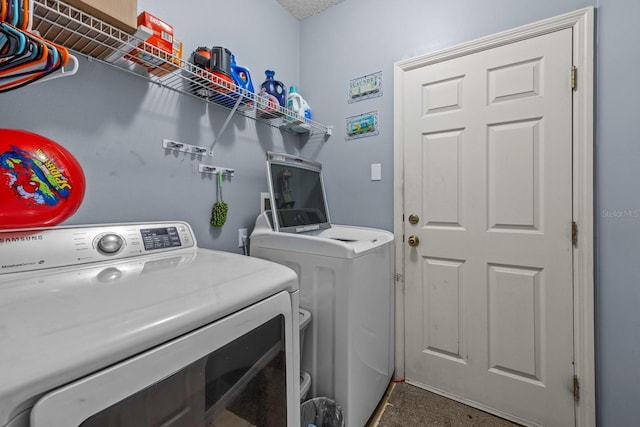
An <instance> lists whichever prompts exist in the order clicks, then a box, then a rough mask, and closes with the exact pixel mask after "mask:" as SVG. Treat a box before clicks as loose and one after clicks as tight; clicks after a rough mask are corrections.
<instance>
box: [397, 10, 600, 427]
mask: <svg viewBox="0 0 640 427" xmlns="http://www.w3.org/2000/svg"><path fill="white" fill-rule="evenodd" d="M594 25H595V8H593V7H587V8H584V9H580V10H577V11H574V12H569V13H566V14H563V15H559V16H556V17H553V18H549V19H545V20H542V21H538V22H535V23H532V24H529V25H525V26H522V27H518V28H515V29H511V30H507V31H504V32H500V33H497V34H493V35H490V36H487V37H483V38H480V39H477V40H473V41H470V42H467V43H463V44H460V45H457V46H453V47H451V48H447V49H444V50H440V51H437V52H433V53H428V54H425V55H421V56H417V57H414V58H410V59H406V60H402V61H399V62H396V63H395V64H394V94H395V95H394V144H393V145H394V149H393V151H394V152H393V156H394V163H393V164H394V190H393V206H394V212H393V216H394V219H393V231H394V236H395V240H396V242H398V244H397V245H396V248H395V251H396V253H395V259H396V293H395V298H396V334H395V336H396V346H395V348H396V353H395V361H396V362H395V377H396V378H403V377H404V372H405V363H404V360H405V358H404V344H405V343H404V341H405V340H404V295H405V292H404V290H405V283H404V277H405V276H404V252H405V247H406V245H405V244H404V212H403V207H404V162H403V154H404V129H402V126H400V124H401V123H403V120H404V111H403V102H402V101H403V100H402V94H403V90H404V86H403V80H404V73H405V72H407V71H411V70H413V69H416V68H420V67H424V66H427V65H431V64H435V63H439V62H443V61H447V60H450V59H454V58H458V57H462V56H465V55H469V54H473V53H476V52H480V51H483V50H487V49H492V48H495V47H499V46H502V45H505V44H510V43H514V42H518V41H521V40H524V39H528V38H532V37H537V36H540V35H543V34H547V33H550V32H553V31H559V30H563V29H566V28H571V29H573V64H574V66H575V67H577V73H576V90H575V91H574V92H573V220H574V221H575V222H576V224H577V226H578V240H577V243H576V244H575V245H574V247H573V271H574V275H573V302H574V314H573V318H574V323H573V331H574V332H573V335H574V361H575V374H576V376H577V378H578V379H579V386H580V388H579V396H580V398H579V400H578V401H577V402H576V404H575V411H576V426H580V427H583V426H584V427H587V426H589V427H590V426H595V425H596V405H595V341H594V340H595V337H594V335H595V333H594V331H595V326H594V325H595V313H594V244H593V238H594V231H593V227H594V225H593V224H594V200H593V190H594V170H593V142H594V124H593V120H594V102H593V100H594V31H595V30H594ZM567 78H570V70H567ZM567 238H571V229H570V224H567Z"/></svg>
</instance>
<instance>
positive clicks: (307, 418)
mask: <svg viewBox="0 0 640 427" xmlns="http://www.w3.org/2000/svg"><path fill="white" fill-rule="evenodd" d="M311 424H313V425H315V426H317V427H344V417H343V415H342V407H341V406H340V405H339V404H338V402H336V401H335V400H331V399H329V398H327V397H316V398H315V399H309V400H307V401H306V402H304V403H303V404H302V405H301V406H300V427H308V426H309V425H311Z"/></svg>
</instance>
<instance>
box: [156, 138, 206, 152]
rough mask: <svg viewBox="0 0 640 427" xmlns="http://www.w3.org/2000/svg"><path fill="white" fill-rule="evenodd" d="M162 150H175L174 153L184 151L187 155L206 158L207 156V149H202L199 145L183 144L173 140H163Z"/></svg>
mask: <svg viewBox="0 0 640 427" xmlns="http://www.w3.org/2000/svg"><path fill="white" fill-rule="evenodd" d="M162 148H164V149H166V150H173V151H183V152H185V153H191V154H195V155H198V156H206V155H207V148H206V147H200V146H197V145H191V144H185V143H183V142H180V141H175V140H173V139H166V138H165V139H163V140H162Z"/></svg>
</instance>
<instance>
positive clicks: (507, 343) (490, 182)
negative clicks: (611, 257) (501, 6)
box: [398, 29, 575, 426]
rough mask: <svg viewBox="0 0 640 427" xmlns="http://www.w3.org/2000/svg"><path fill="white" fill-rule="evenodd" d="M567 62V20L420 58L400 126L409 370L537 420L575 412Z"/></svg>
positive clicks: (565, 420)
mask: <svg viewBox="0 0 640 427" xmlns="http://www.w3.org/2000/svg"><path fill="white" fill-rule="evenodd" d="M571 66H572V30H571V29H565V30H561V31H556V32H553V33H550V34H546V35H543V36H538V37H535V38H531V39H527V40H524V41H519V42H516V43H511V44H507V45H504V46H500V47H497V48H493V49H490V50H486V51H482V52H478V53H473V54H470V55H467V56H463V57H459V58H455V59H451V60H448V61H444V62H439V63H436V64H432V65H429V66H425V67H420V68H416V69H414V70H410V71H407V72H406V73H404V77H403V78H404V81H403V88H404V89H403V93H402V96H403V106H402V107H403V110H404V115H403V117H404V119H403V120H404V122H403V123H398V125H401V126H403V128H404V130H403V133H404V144H405V146H404V153H405V154H404V172H405V175H404V186H405V188H404V201H405V203H404V213H405V226H404V233H405V240H406V241H405V243H404V244H405V248H406V249H405V283H406V285H405V286H406V288H405V370H406V372H405V373H406V377H407V379H408V380H409V381H411V382H413V383H415V384H419V385H423V386H425V387H427V388H430V389H432V390H436V391H438V392H441V393H442V394H445V395H449V396H452V397H454V398H457V399H459V400H463V401H466V402H469V403H472V404H474V405H476V406H478V407H481V408H485V409H489V410H491V411H493V412H496V413H500V414H504V415H506V416H507V417H509V418H512V419H515V420H520V421H521V422H525V423H527V424H539V425H544V426H571V425H574V419H575V415H574V403H573V402H574V401H573V394H572V383H573V375H574V369H573V368H574V367H573V294H572V292H573V289H572V241H571V222H572V89H571V79H570V70H571ZM411 214H414V215H416V216H417V217H418V222H417V224H413V225H412V224H410V223H409V221H408V219H409V215H411ZM410 236H415V237H417V238H418V240H419V243H418V244H417V246H414V247H410V246H408V243H407V241H408V240H409V237H410Z"/></svg>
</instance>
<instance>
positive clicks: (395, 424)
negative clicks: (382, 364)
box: [367, 382, 519, 427]
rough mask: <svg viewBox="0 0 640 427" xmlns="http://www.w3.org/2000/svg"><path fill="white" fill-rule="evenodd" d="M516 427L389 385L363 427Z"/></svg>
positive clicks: (418, 391) (428, 394)
mask: <svg viewBox="0 0 640 427" xmlns="http://www.w3.org/2000/svg"><path fill="white" fill-rule="evenodd" d="M422 426H425V427H426V426H428V427H517V426H519V424H514V423H512V422H511V421H507V420H504V419H502V418H498V417H495V416H493V415H491V414H488V413H486V412H483V411H480V410H478V409H475V408H472V407H470V406H467V405H464V404H462V403H459V402H456V401H453V400H450V399H447V398H446V397H442V396H440V395H438V394H435V393H431V392H429V391H426V390H423V389H421V388H418V387H415V386H412V385H410V384H407V383H404V382H402V383H392V384H391V386H390V387H389V389H388V390H387V393H386V395H385V397H384V398H383V399H382V401H381V402H380V405H379V406H378V409H377V410H376V413H375V414H374V415H373V416H372V417H371V420H369V423H368V424H367V427H422Z"/></svg>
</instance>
